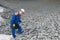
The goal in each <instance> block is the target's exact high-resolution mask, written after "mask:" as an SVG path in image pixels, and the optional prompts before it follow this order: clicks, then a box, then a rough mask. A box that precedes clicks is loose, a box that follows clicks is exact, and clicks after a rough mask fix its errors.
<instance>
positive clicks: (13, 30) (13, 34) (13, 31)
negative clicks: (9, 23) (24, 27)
mask: <svg viewBox="0 0 60 40" xmlns="http://www.w3.org/2000/svg"><path fill="white" fill-rule="evenodd" d="M11 31H12V36H13V38H15V37H16V35H15V29H14V28H11Z"/></svg>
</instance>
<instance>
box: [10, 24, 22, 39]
mask: <svg viewBox="0 0 60 40" xmlns="http://www.w3.org/2000/svg"><path fill="white" fill-rule="evenodd" d="M17 29H18V33H19V34H21V32H22V28H21V26H20V25H19V24H17ZM11 32H12V36H13V38H15V37H16V35H15V28H13V27H12V26H11Z"/></svg>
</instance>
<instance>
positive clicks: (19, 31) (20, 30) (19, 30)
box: [18, 25, 22, 34]
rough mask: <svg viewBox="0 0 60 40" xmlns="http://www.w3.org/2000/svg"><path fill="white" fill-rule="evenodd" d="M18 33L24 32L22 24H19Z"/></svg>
mask: <svg viewBox="0 0 60 40" xmlns="http://www.w3.org/2000/svg"><path fill="white" fill-rule="evenodd" d="M18 33H19V34H21V33H22V28H21V26H19V25H18Z"/></svg>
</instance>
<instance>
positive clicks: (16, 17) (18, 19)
mask: <svg viewBox="0 0 60 40" xmlns="http://www.w3.org/2000/svg"><path fill="white" fill-rule="evenodd" d="M19 22H21V15H19V14H18V15H15V14H13V15H12V17H11V19H10V24H11V25H12V24H19Z"/></svg>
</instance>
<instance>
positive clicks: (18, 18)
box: [10, 14, 22, 38]
mask: <svg viewBox="0 0 60 40" xmlns="http://www.w3.org/2000/svg"><path fill="white" fill-rule="evenodd" d="M20 22H21V15H20V14H18V15H15V14H13V15H12V17H11V20H10V27H11V31H12V36H13V37H14V38H15V36H16V35H15V28H13V26H12V25H13V24H16V25H17V26H16V27H17V29H18V33H19V34H20V33H21V32H22V28H21V26H20V25H19V23H20Z"/></svg>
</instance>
